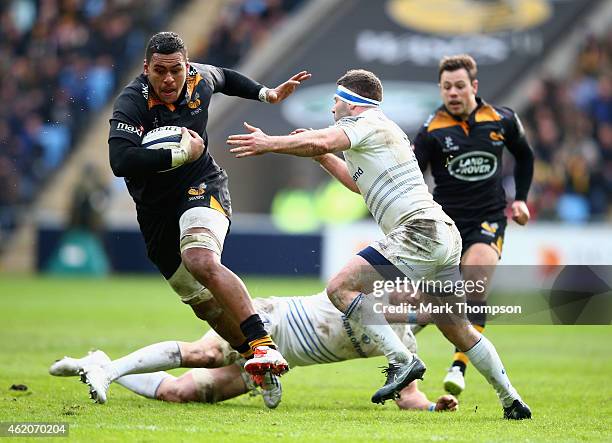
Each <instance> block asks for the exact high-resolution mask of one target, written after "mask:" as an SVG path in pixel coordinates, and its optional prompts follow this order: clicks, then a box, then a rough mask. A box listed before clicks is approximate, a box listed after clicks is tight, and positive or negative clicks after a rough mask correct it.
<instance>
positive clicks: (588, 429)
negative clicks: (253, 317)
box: [0, 275, 612, 442]
mask: <svg viewBox="0 0 612 443" xmlns="http://www.w3.org/2000/svg"><path fill="white" fill-rule="evenodd" d="M246 283H247V285H248V287H249V288H250V290H251V292H252V293H253V295H254V296H265V295H308V294H312V293H315V292H318V291H319V290H321V288H322V287H323V286H322V283H320V282H319V281H316V280H304V279H266V280H263V279H246ZM204 331H205V326H204V324H202V323H201V322H200V321H199V320H197V319H196V318H195V317H194V316H193V315H192V313H191V311H190V310H189V308H188V307H186V306H184V305H183V304H181V303H180V302H179V300H178V298H177V297H176V296H175V295H174V294H173V293H172V292H171V291H170V290H169V288H168V287H167V286H166V284H165V283H164V282H163V281H162V279H161V278H160V277H113V278H110V279H101V280H89V279H55V278H35V277H19V276H17V277H12V276H7V275H2V276H0V422H8V421H38V422H67V423H69V424H70V435H69V440H74V441H88V442H89V441H165V442H170V441H190V440H196V439H197V440H198V441H222V440H227V441H233V442H235V441H248V442H253V441H279V440H280V439H282V441H309V442H311V441H351V442H354V441H432V440H433V441H534V442H539V441H602V440H607V441H610V440H612V432H611V431H612V419H611V417H612V383H611V382H610V377H611V376H612V355H611V352H610V351H611V350H612V347H611V346H610V343H611V342H612V329H611V328H610V327H609V326H608V327H606V326H601V327H595V326H593V327H586V326H582V327H569V326H492V327H490V328H489V329H488V330H487V335H488V337H490V339H492V341H493V342H494V343H495V344H496V346H497V349H498V351H499V352H500V355H501V356H502V358H503V360H504V363H505V366H506V369H507V370H508V372H509V374H510V377H511V379H512V380H513V382H514V384H515V386H516V387H517V388H518V389H519V391H520V392H521V394H522V395H523V397H524V399H525V400H526V401H527V403H528V404H529V405H530V406H531V408H532V410H533V414H534V418H533V420H531V421H525V422H508V421H506V420H503V419H502V411H501V408H500V406H499V404H498V401H497V398H496V397H495V395H494V393H493V391H492V390H491V389H490V388H489V386H488V384H487V383H486V382H485V380H484V379H483V378H482V377H481V376H480V375H479V374H478V373H477V372H476V371H475V370H474V368H471V367H470V368H469V369H468V374H467V384H468V387H467V390H466V392H464V393H463V395H461V397H460V398H459V400H460V409H459V411H458V412H456V413H429V412H406V411H400V410H398V409H397V407H396V406H395V405H394V404H393V403H392V402H388V403H387V404H386V405H385V406H377V405H373V404H371V403H370V400H369V399H370V396H371V394H372V393H373V391H374V390H375V389H377V388H378V387H379V386H380V385H381V383H382V382H383V379H384V377H383V375H382V374H380V373H379V369H378V366H381V365H383V364H384V359H383V358H376V359H369V360H355V361H351V362H345V363H340V364H333V365H323V366H316V367H309V368H297V369H295V370H294V371H292V372H290V373H289V374H288V375H287V376H286V377H284V378H283V387H284V397H283V402H282V403H281V405H280V406H279V408H278V409H277V410H273V411H268V410H266V409H265V408H264V406H263V403H262V400H261V398H259V397H253V398H251V397H248V396H243V397H241V398H237V399H234V400H231V401H228V402H224V403H220V404H216V405H206V404H188V405H184V404H183V405H181V404H169V403H162V402H159V401H153V400H147V399H144V398H141V397H138V396H136V395H134V394H132V393H130V392H128V391H127V390H125V389H123V388H122V387H120V386H113V387H111V390H110V393H109V402H108V403H107V404H105V405H97V404H93V403H91V401H90V400H89V399H88V395H87V389H86V386H85V385H83V384H81V383H80V382H79V381H78V380H77V378H55V377H51V376H49V375H47V368H48V366H49V365H50V364H51V363H52V362H53V361H54V360H55V359H56V358H59V357H62V356H64V355H72V356H81V355H82V354H84V353H85V352H86V351H88V350H89V349H91V348H94V347H95V348H100V349H103V350H105V351H106V352H107V353H108V354H109V355H110V356H111V357H118V356H121V355H123V354H125V353H128V352H130V351H132V350H134V349H136V348H138V347H141V346H143V345H147V344H150V343H154V342H156V341H162V340H172V339H178V340H192V339H195V338H198V337H199V336H201V335H202V333H203V332H204ZM417 337H418V340H419V354H420V356H421V357H422V358H423V359H424V360H425V362H426V363H427V365H428V368H429V369H428V371H427V373H426V374H425V380H424V382H422V383H421V387H422V389H423V390H424V391H425V392H426V393H427V394H428V395H429V396H430V398H432V397H437V396H439V395H441V394H442V388H441V380H442V377H443V375H444V371H445V368H446V367H447V366H448V364H449V363H450V359H451V355H452V352H451V351H452V350H451V346H450V345H449V344H448V343H446V342H445V341H444V339H443V338H442V337H441V335H440V334H439V333H438V332H437V331H436V330H435V329H434V328H431V327H430V328H426V329H425V330H424V331H423V332H422V333H421V334H419V335H418V336H417ZM179 372H180V371H176V372H174V373H179ZM12 384H25V385H27V386H28V388H29V389H28V391H27V392H26V393H25V394H24V393H21V394H19V393H17V392H15V391H11V390H9V387H10V386H11V385H12Z"/></svg>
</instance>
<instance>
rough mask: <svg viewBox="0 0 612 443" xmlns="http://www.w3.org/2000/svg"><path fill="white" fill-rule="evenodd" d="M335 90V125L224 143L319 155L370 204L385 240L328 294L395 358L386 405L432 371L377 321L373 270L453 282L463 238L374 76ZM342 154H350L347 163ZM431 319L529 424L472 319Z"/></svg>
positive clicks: (383, 396)
mask: <svg viewBox="0 0 612 443" xmlns="http://www.w3.org/2000/svg"><path fill="white" fill-rule="evenodd" d="M337 83H338V89H337V91H336V94H335V97H334V100H335V102H334V105H333V108H332V113H333V115H334V119H335V120H336V124H335V125H334V126H332V127H329V128H326V129H320V130H311V131H303V132H299V133H294V134H291V135H286V136H269V135H267V134H265V133H264V132H263V131H262V130H261V129H258V128H255V127H253V126H251V125H248V124H247V123H245V126H246V128H247V130H248V131H249V133H248V134H240V135H232V136H230V137H229V138H228V140H227V143H228V144H229V145H230V146H232V147H233V148H232V149H231V152H232V153H234V154H235V155H236V157H239V158H242V157H250V156H255V155H261V154H265V153H268V152H272V153H279V154H291V155H296V156H301V157H314V158H315V159H317V160H318V161H319V162H320V164H321V166H323V168H325V169H326V170H327V171H328V172H329V173H330V174H331V175H332V176H334V177H336V178H337V179H338V180H339V181H340V182H341V183H343V184H344V185H345V186H346V187H347V188H349V189H350V190H352V191H354V192H357V193H361V195H362V196H363V198H364V199H365V202H366V204H367V206H368V208H369V210H370V212H371V213H372V215H373V217H374V218H375V219H376V222H377V223H378V225H379V226H380V228H381V229H382V231H383V233H384V234H385V237H384V238H383V239H382V240H380V241H378V242H375V243H373V244H372V245H371V246H368V247H367V248H365V249H364V250H362V251H360V252H359V253H358V254H357V256H355V257H353V258H352V259H351V260H350V261H349V262H348V263H347V264H346V265H345V267H344V268H343V269H342V270H340V272H339V273H338V274H336V275H335V276H334V277H332V279H331V280H330V282H329V284H328V286H327V293H328V295H329V297H330V299H331V300H332V302H333V303H334V305H335V306H336V307H337V308H338V309H339V310H341V311H342V312H343V313H344V314H345V315H346V316H347V317H348V318H351V319H353V320H355V321H358V322H360V323H362V324H363V328H364V331H365V332H366V334H367V335H368V336H369V337H370V338H371V339H372V340H373V341H375V342H376V343H377V344H378V346H379V347H380V349H381V350H382V351H383V352H384V354H385V356H386V357H387V359H388V360H389V368H388V369H387V370H386V372H387V381H386V383H385V385H384V386H383V387H382V388H381V389H379V390H378V391H377V392H376V393H375V394H374V396H373V397H372V401H373V402H376V403H383V402H384V401H385V400H387V399H390V398H394V396H395V395H397V393H398V392H399V391H400V390H401V389H402V388H403V387H404V386H406V385H407V384H408V383H410V382H411V381H412V380H414V379H416V378H421V377H422V375H423V373H424V372H425V366H424V364H423V363H422V362H421V361H420V360H419V359H418V357H417V356H416V355H413V354H412V353H411V352H410V351H409V350H408V349H407V348H406V347H405V346H404V345H403V343H402V342H401V341H400V340H398V339H397V336H396V335H395V334H394V333H393V330H392V329H391V327H390V326H389V324H388V323H386V320H385V319H384V317H383V318H380V316H378V317H377V316H376V315H374V314H375V313H376V311H375V310H373V309H372V296H371V295H367V296H366V295H364V294H371V293H372V289H373V285H374V282H375V281H376V280H377V279H379V278H380V276H377V275H378V274H377V273H376V271H379V272H380V273H381V275H382V276H383V277H385V278H386V279H394V278H396V277H399V278H402V277H407V278H409V279H410V280H412V281H419V280H422V279H425V280H438V281H451V282H452V281H456V280H457V279H459V269H458V265H459V261H460V255H461V237H460V235H459V232H458V231H457V228H456V227H455V224H454V223H453V221H452V220H451V219H450V218H449V217H448V216H447V215H446V214H445V213H444V211H443V210H442V208H441V207H440V205H438V204H437V203H436V202H435V201H434V200H433V197H432V195H431V194H430V193H429V191H428V190H427V185H426V184H425V181H424V179H423V174H422V173H421V171H420V169H419V165H418V163H417V160H416V158H415V156H414V153H413V150H412V145H411V144H410V141H409V140H408V137H407V136H406V134H404V132H403V131H402V130H401V129H400V128H399V126H397V125H396V124H395V123H394V122H392V121H391V120H389V119H388V118H387V117H386V116H385V115H384V114H383V112H382V111H381V110H380V107H379V105H380V103H381V101H382V97H383V89H382V84H381V82H380V80H379V79H378V78H377V77H376V76H375V75H374V74H373V73H371V72H369V71H365V70H351V71H348V72H347V73H346V74H345V75H343V76H342V77H341V78H340V79H339V80H338V82H337ZM335 152H343V154H344V158H345V160H346V161H342V160H341V159H340V158H339V157H337V156H335V155H334V154H333V153H335ZM445 295H446V296H445ZM425 297H426V300H427V301H429V302H430V303H435V304H441V303H447V304H448V303H449V302H455V301H457V300H456V299H457V297H456V296H454V295H451V296H448V294H436V293H429V294H427V293H425ZM451 297H452V299H451ZM434 321H435V323H436V325H437V326H438V328H439V329H440V330H441V331H442V332H443V334H444V335H445V336H446V338H448V339H449V341H451V342H452V343H453V344H454V345H455V346H457V347H458V348H459V349H461V350H463V351H464V352H465V353H466V355H468V356H469V357H470V359H471V360H472V362H473V364H474V366H475V367H476V368H477V369H478V370H479V371H480V373H481V374H482V375H483V376H484V377H485V378H486V379H487V381H488V382H489V383H490V384H491V385H492V386H493V387H494V389H495V391H496V392H497V395H498V397H499V399H500V401H501V403H502V406H503V408H504V417H506V418H509V419H524V418H530V417H531V411H530V410H529V408H528V406H527V405H526V404H525V403H523V401H522V400H521V397H520V396H519V394H518V392H517V391H516V390H515V389H514V387H513V386H512V384H511V383H510V379H509V378H508V376H507V374H506V371H505V369H504V367H503V365H502V362H501V359H500V358H499V356H498V355H497V351H496V350H495V347H494V346H493V344H492V343H491V342H490V341H489V340H487V338H486V337H484V336H482V335H481V334H480V333H479V332H478V331H477V330H476V329H474V327H473V326H472V325H471V324H470V323H469V322H468V321H467V319H466V318H465V317H452V318H449V317H448V316H446V315H435V316H434Z"/></svg>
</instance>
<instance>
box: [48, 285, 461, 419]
mask: <svg viewBox="0 0 612 443" xmlns="http://www.w3.org/2000/svg"><path fill="white" fill-rule="evenodd" d="M253 304H254V306H255V307H256V310H257V312H258V313H259V314H260V316H261V318H262V320H263V321H264V324H265V326H266V329H267V330H268V331H269V333H270V335H272V336H273V337H275V339H276V343H277V344H278V346H279V348H278V349H279V351H280V352H281V353H282V354H283V355H284V356H285V358H286V359H287V361H288V362H289V364H290V365H291V367H296V366H309V365H314V364H321V363H332V362H338V361H345V360H351V359H355V358H367V357H375V356H379V355H382V353H381V352H380V350H379V349H378V348H377V347H376V346H375V344H374V343H373V341H372V340H370V339H369V337H368V336H367V335H366V334H364V333H363V331H362V330H361V329H360V327H359V325H357V324H355V323H353V322H352V321H350V320H348V319H347V318H346V317H344V316H343V315H342V314H341V313H340V311H338V310H337V309H336V308H335V307H334V306H333V305H332V304H331V302H330V301H329V298H328V297H327V295H326V294H325V292H322V293H320V294H316V295H311V296H308V297H282V298H281V297H270V298H258V299H255V300H254V301H253ZM393 328H394V331H395V333H396V334H397V336H398V337H399V338H400V340H401V341H402V342H403V343H404V344H405V345H406V346H407V347H408V348H409V349H411V350H412V351H413V352H416V340H415V339H414V335H412V332H411V331H410V327H409V326H407V325H406V324H404V325H394V326H393ZM170 346H172V347H174V349H175V352H174V353H171V354H168V353H167V352H165V350H166V349H168V348H169V347H170ZM96 365H97V366H99V367H102V368H105V370H107V371H109V372H114V373H117V374H120V376H119V377H118V378H117V379H116V380H114V381H115V382H117V383H119V384H120V385H122V386H124V387H125V388H127V389H129V390H131V391H133V392H135V393H136V394H139V395H142V396H144V397H147V398H155V399H158V400H165V401H171V402H191V401H193V402H204V403H215V402H218V401H223V400H227V399H229V398H234V397H237V396H239V395H242V394H245V393H247V392H249V391H253V390H255V389H256V386H255V385H254V384H253V382H252V381H251V379H250V378H249V377H248V376H247V375H246V374H245V371H244V369H243V359H242V358H241V357H240V355H239V354H238V352H236V351H235V350H233V349H232V348H231V347H230V345H229V343H227V341H225V340H223V339H222V338H221V337H220V336H219V335H218V334H217V333H215V332H214V331H213V330H210V331H209V332H207V333H206V335H204V337H202V338H201V339H200V340H198V341H195V342H193V343H186V342H176V341H172V342H164V343H156V344H153V345H149V346H147V347H144V348H141V349H139V350H137V351H135V352H133V353H131V354H129V355H127V356H125V357H122V358H119V359H117V360H113V361H111V360H110V359H109V358H108V356H106V354H104V353H103V352H102V351H95V352H93V353H90V354H89V355H87V356H85V357H83V358H80V359H74V358H71V357H64V358H63V359H61V360H59V361H57V362H55V363H54V364H53V365H52V366H51V367H50V368H49V373H51V375H56V376H70V375H77V374H78V372H79V370H81V369H83V368H88V367H89V368H92V367H93V366H96ZM178 367H188V368H198V369H192V370H190V371H188V372H187V373H185V374H183V375H181V376H180V377H174V376H172V375H170V374H168V373H166V372H161V371H164V370H168V369H173V368H178ZM130 374H131V375H130ZM264 378H265V380H263V381H262V382H260V383H259V385H260V386H261V387H262V394H263V398H264V403H265V405H266V406H267V407H269V408H275V407H277V406H278V404H279V403H280V401H281V395H282V388H281V386H280V384H279V383H278V379H277V377H275V376H274V375H271V374H269V373H268V374H265V375H264ZM396 403H397V405H398V406H399V407H400V409H422V410H430V411H446V410H448V411H454V410H455V409H456V408H457V400H456V399H455V398H454V397H452V396H449V395H443V396H441V397H440V398H438V400H437V401H436V402H435V403H432V402H430V401H429V400H428V399H427V396H426V395H425V394H424V393H423V392H421V391H419V389H418V387H417V382H416V381H415V382H413V383H410V384H409V385H408V386H407V387H406V388H404V389H403V390H402V391H401V392H400V397H399V399H397V400H396Z"/></svg>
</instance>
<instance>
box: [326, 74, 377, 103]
mask: <svg viewBox="0 0 612 443" xmlns="http://www.w3.org/2000/svg"><path fill="white" fill-rule="evenodd" d="M336 84H338V85H340V86H344V87H345V88H347V89H350V90H351V91H353V92H355V93H357V94H359V95H361V96H362V97H366V98H371V99H373V100H378V101H381V100H382V98H383V87H382V83H381V82H380V79H379V78H378V77H376V75H374V73H372V72H370V71H366V70H365V69H351V70H349V71H347V72H346V74H344V75H343V76H342V77H340V78H339V79H338V81H337V82H336Z"/></svg>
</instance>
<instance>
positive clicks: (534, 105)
mask: <svg viewBox="0 0 612 443" xmlns="http://www.w3.org/2000/svg"><path fill="white" fill-rule="evenodd" d="M572 65H573V66H574V67H575V68H574V70H573V72H568V73H567V76H565V77H564V78H555V79H552V78H540V79H538V80H536V81H535V82H534V84H533V85H532V88H531V91H530V94H529V101H528V105H527V109H526V110H525V111H523V112H522V114H521V115H522V116H523V123H524V125H525V128H526V130H527V131H528V132H529V138H530V140H531V142H532V145H533V147H534V150H535V152H536V158H537V163H536V173H535V177H534V186H533V188H532V192H531V194H530V199H531V203H532V208H533V209H534V213H535V214H534V215H535V216H536V218H537V219H540V220H560V221H566V222H585V221H603V220H609V219H610V217H611V216H612V213H611V208H612V32H611V33H608V34H604V35H602V36H594V35H589V36H587V37H586V38H585V39H584V41H583V43H582V47H581V49H580V51H579V53H578V54H577V56H576V58H575V61H574V63H573V64H572Z"/></svg>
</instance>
